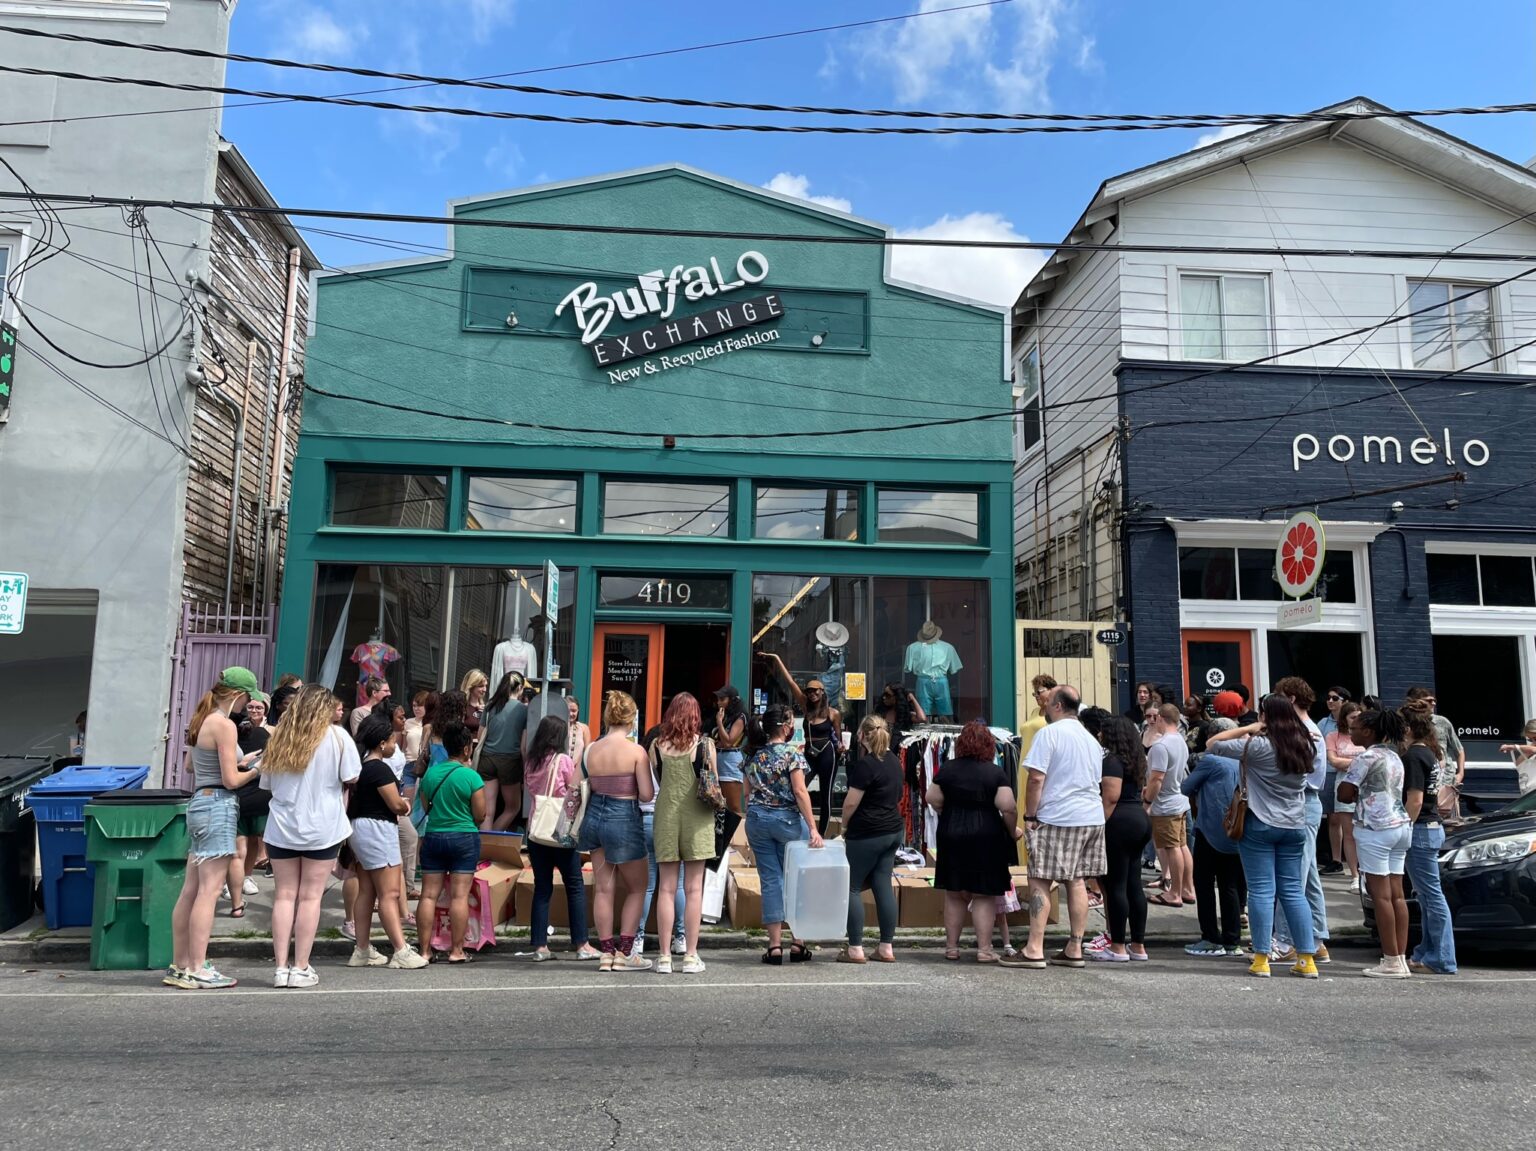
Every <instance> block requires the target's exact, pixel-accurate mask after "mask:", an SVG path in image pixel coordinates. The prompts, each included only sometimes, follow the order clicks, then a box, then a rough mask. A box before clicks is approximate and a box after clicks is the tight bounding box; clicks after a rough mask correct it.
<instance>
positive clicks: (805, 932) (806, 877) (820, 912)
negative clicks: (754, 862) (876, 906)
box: [784, 839, 848, 939]
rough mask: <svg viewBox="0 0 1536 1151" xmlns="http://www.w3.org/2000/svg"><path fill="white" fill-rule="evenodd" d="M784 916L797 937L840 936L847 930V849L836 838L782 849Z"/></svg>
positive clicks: (830, 937)
mask: <svg viewBox="0 0 1536 1151" xmlns="http://www.w3.org/2000/svg"><path fill="white" fill-rule="evenodd" d="M784 916H785V918H786V919H787V920H789V927H790V930H791V931H793V932H794V933H795V937H796V938H798V939H841V938H842V937H843V936H844V934H845V933H846V932H847V930H848V853H847V852H846V851H845V850H843V842H842V840H840V839H829V840H826V841H825V846H823V847H818V848H816V849H815V850H812V848H811V845H810V844H809V843H808V842H807V841H805V840H803V839H800V840H796V841H795V842H793V843H791V844H789V845H788V846H786V847H785V849H784Z"/></svg>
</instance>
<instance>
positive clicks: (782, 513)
mask: <svg viewBox="0 0 1536 1151" xmlns="http://www.w3.org/2000/svg"><path fill="white" fill-rule="evenodd" d="M756 503H757V508H756V512H757V514H756V517H755V518H754V520H753V529H752V534H753V536H755V537H756V538H757V539H760V540H841V541H844V542H848V541H852V540H857V539H858V538H859V489H858V488H789V487H767V486H764V487H759V488H758V489H757V500H756Z"/></svg>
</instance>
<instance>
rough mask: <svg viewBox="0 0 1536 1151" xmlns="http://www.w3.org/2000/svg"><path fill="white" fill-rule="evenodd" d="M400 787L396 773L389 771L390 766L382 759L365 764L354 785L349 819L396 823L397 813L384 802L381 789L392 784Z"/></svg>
mask: <svg viewBox="0 0 1536 1151" xmlns="http://www.w3.org/2000/svg"><path fill="white" fill-rule="evenodd" d="M392 783H393V784H396V785H398V783H399V781H398V780H397V779H395V773H394V772H393V771H391V770H390V769H389V764H387V763H385V762H384V761H383V760H382V759H370V760H369V761H368V762H367V763H365V764H363V771H362V774H361V775H359V776H358V777H357V782H356V783H355V784H353V785H352V799H351V800H350V801H349V802H348V804H347V818H348V819H382V820H383V821H384V822H386V823H394V822H395V813H394V812H393V811H390V810H389V804H387V803H385V802H384V797H383V796H382V795H380V794H379V788H381V787H387V786H388V785H390V784H392Z"/></svg>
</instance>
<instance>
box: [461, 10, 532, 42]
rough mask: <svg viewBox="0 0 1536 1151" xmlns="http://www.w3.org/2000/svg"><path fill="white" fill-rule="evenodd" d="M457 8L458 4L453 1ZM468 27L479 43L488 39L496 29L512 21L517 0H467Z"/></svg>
mask: <svg viewBox="0 0 1536 1151" xmlns="http://www.w3.org/2000/svg"><path fill="white" fill-rule="evenodd" d="M452 7H454V8H457V7H458V4H457V3H453V4H452ZM468 7H469V28H470V32H471V34H472V35H473V36H474V38H475V39H476V40H477V41H479V42H480V43H484V42H485V41H486V40H489V39H490V38H491V36H492V34H493V33H495V31H496V29H497V28H499V27H501V26H502V25H503V24H510V23H512V17H513V15H514V14H515V12H516V8H517V0H469V5H468Z"/></svg>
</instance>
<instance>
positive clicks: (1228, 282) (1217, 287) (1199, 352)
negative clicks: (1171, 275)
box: [1179, 272, 1274, 360]
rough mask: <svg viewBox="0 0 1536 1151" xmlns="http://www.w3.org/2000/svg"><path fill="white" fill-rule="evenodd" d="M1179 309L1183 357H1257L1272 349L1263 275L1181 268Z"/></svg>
mask: <svg viewBox="0 0 1536 1151" xmlns="http://www.w3.org/2000/svg"><path fill="white" fill-rule="evenodd" d="M1179 311H1180V314H1181V317H1182V323H1181V324H1180V328H1181V330H1182V331H1183V333H1184V358H1185V359H1189V360H1256V359H1259V358H1261V357H1263V356H1267V355H1269V354H1270V353H1271V352H1272V351H1273V350H1274V345H1273V343H1272V341H1271V339H1270V329H1271V327H1272V325H1271V323H1270V313H1269V277H1267V276H1241V275H1229V274H1226V273H1217V272H1181V273H1180V274H1179Z"/></svg>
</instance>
